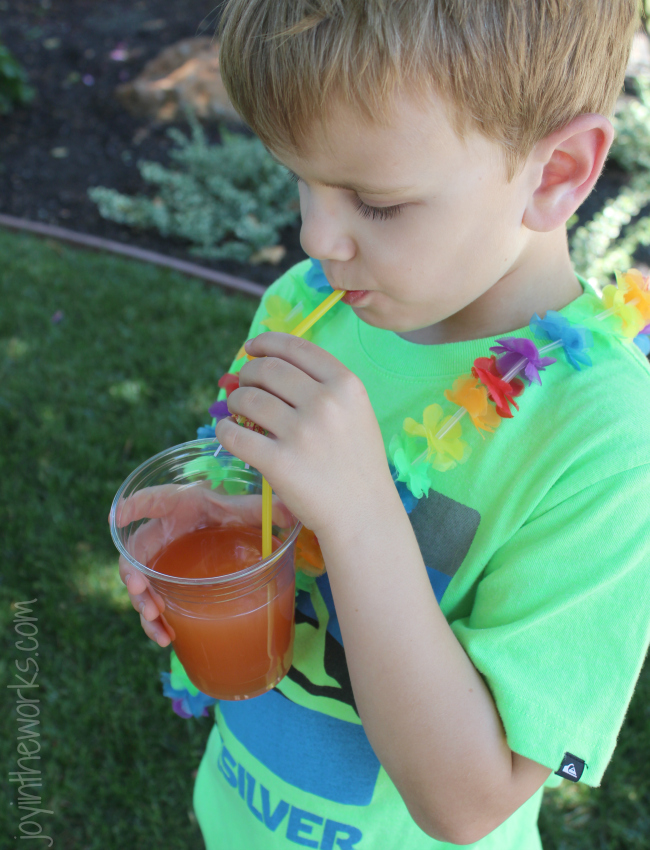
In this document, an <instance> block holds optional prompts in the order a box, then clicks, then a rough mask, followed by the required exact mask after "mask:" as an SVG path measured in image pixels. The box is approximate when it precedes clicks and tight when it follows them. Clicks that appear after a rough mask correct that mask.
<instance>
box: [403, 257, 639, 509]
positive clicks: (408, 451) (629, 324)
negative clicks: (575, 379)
mask: <svg viewBox="0 0 650 850" xmlns="http://www.w3.org/2000/svg"><path fill="white" fill-rule="evenodd" d="M616 281H617V283H616V286H614V285H609V286H606V287H605V288H604V290H603V297H602V299H601V300H600V301H599V304H600V305H601V306H603V307H604V308H605V309H603V310H601V311H600V312H599V313H597V314H596V315H595V316H592V317H587V316H585V320H584V321H585V325H584V326H582V325H573V324H571V322H569V321H568V319H566V318H565V317H564V316H562V315H561V314H560V313H557V312H555V311H554V310H549V311H548V312H547V313H546V316H545V318H544V319H541V318H540V317H539V316H538V315H537V313H535V315H534V316H533V318H532V319H531V321H530V329H531V332H532V333H533V334H534V336H535V337H537V338H538V339H543V340H546V341H547V345H544V346H543V347H542V348H538V347H537V345H536V344H535V343H534V342H533V341H532V340H529V339H525V338H521V337H506V338H502V339H498V340H497V343H498V345H495V346H492V347H491V348H490V351H491V352H493V353H492V355H491V356H490V357H477V358H476V360H475V361H474V364H473V366H472V368H471V371H470V374H468V375H462V376H461V377H459V378H457V379H456V380H455V381H454V383H453V385H452V387H451V389H448V390H445V393H444V395H445V398H446V399H447V401H449V402H451V403H452V404H454V405H455V406H456V408H457V409H456V411H455V413H453V414H452V415H448V416H445V414H444V412H443V409H442V407H441V406H440V405H439V404H431V405H429V406H428V407H426V408H425V409H424V411H423V413H422V421H421V422H418V421H416V420H414V419H412V418H411V417H408V418H406V419H405V420H404V425H403V428H402V431H401V432H399V433H398V434H395V436H394V437H393V438H392V440H391V441H390V444H389V450H388V454H389V458H390V460H391V463H392V465H393V468H394V473H393V478H394V480H395V482H396V483H397V482H400V483H403V484H405V485H406V486H407V487H408V489H409V490H410V492H411V493H412V494H413V495H414V496H415V498H416V499H420V498H421V497H422V496H425V495H428V492H429V489H430V487H431V486H432V484H433V475H432V473H433V471H434V470H435V471H438V472H446V471H447V470H449V469H453V467H455V466H456V465H457V464H459V463H464V462H465V461H466V460H467V458H468V457H469V454H470V452H471V449H470V447H469V446H468V444H467V443H466V442H464V441H463V440H462V431H461V424H460V420H461V419H462V418H463V417H464V416H465V415H466V414H467V415H469V418H470V419H471V421H472V424H473V425H474V426H475V427H476V428H477V429H478V430H479V432H484V431H487V432H489V433H492V432H494V431H495V430H496V428H498V427H499V426H500V425H501V422H502V421H503V420H504V419H512V417H513V415H514V414H513V408H514V409H515V410H519V406H518V405H517V402H516V401H515V399H516V398H518V397H519V396H520V395H521V394H522V393H523V392H524V389H525V387H526V384H527V385H528V386H530V385H531V384H532V383H535V384H539V385H540V386H541V383H542V379H541V374H540V373H542V372H544V371H545V370H546V369H547V368H548V367H549V366H552V365H553V364H554V363H556V362H557V361H556V359H555V358H553V357H545V356H544V355H545V354H547V353H548V352H550V351H553V350H554V349H559V348H561V349H562V350H563V352H564V356H565V357H566V359H567V361H568V363H569V364H570V365H571V366H572V367H573V368H574V369H576V370H577V371H580V370H581V369H582V368H583V367H587V368H588V367H589V366H591V358H590V357H589V355H588V354H587V349H589V348H591V347H592V346H593V336H592V330H593V331H596V332H602V331H606V332H609V333H613V334H615V335H616V336H618V337H621V338H623V339H634V341H635V342H636V343H637V345H638V346H639V348H641V350H642V351H643V352H644V354H648V353H649V351H650V341H649V340H648V337H647V334H648V333H650V289H649V288H648V283H649V281H648V280H646V279H644V277H643V276H642V275H641V273H640V272H639V271H637V270H636V269H631V270H630V271H628V272H627V273H626V274H617V275H616ZM522 378H523V380H522ZM481 436H483V434H482V433H481Z"/></svg>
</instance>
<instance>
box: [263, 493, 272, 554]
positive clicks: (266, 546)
mask: <svg viewBox="0 0 650 850" xmlns="http://www.w3.org/2000/svg"><path fill="white" fill-rule="evenodd" d="M272 499H273V490H271V485H270V484H269V482H268V481H267V480H266V478H262V557H263V558H268V557H269V555H270V554H271V549H272V543H271V515H272V513H273V501H272Z"/></svg>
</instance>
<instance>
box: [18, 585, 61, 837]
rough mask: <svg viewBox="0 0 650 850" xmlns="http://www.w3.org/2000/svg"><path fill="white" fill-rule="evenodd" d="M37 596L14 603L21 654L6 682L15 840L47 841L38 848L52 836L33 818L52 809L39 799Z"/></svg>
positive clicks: (39, 711) (40, 784) (39, 746)
mask: <svg viewBox="0 0 650 850" xmlns="http://www.w3.org/2000/svg"><path fill="white" fill-rule="evenodd" d="M37 601H38V600H37V599H30V600H29V601H28V602H16V603H15V606H14V607H15V609H16V614H15V615H14V631H15V632H16V634H17V635H18V640H16V643H15V647H16V650H17V651H18V652H19V653H21V655H20V656H19V657H18V658H16V660H15V664H16V671H17V672H16V673H15V678H16V682H15V683H13V682H12V683H11V684H10V685H7V687H8V688H10V689H12V690H13V691H15V694H16V722H17V724H18V734H17V736H16V741H17V745H16V749H17V751H18V759H17V766H18V770H13V771H10V773H9V781H10V782H17V783H18V795H17V796H18V808H19V809H20V810H21V811H23V812H25V814H23V815H21V817H20V822H19V824H18V830H19V832H20V833H21V834H20V836H18V835H15V836H14V838H16V839H18V838H21V839H27V840H29V839H40V840H41V841H47V842H48V843H47V844H40V845H37V846H39V847H52V846H53V845H54V839H52V838H51V837H50V836H49V835H44V834H43V827H42V825H41V823H40V822H39V821H38V820H37V819H36V818H37V817H38V816H39V815H52V814H54V812H51V811H49V810H48V809H42V808H41V805H42V800H41V791H40V789H41V786H42V783H41V769H40V761H41V757H40V755H39V753H40V751H41V742H40V737H41V735H40V732H39V731H38V727H39V726H40V720H39V719H38V718H39V717H40V713H41V709H40V702H41V701H40V699H39V698H38V696H37V694H38V688H39V687H40V686H39V684H38V682H37V681H36V678H37V676H38V672H39V666H38V662H37V661H36V658H37V656H38V651H37V650H38V640H37V639H36V635H37V634H38V626H37V625H36V623H37V622H38V617H34V616H32V613H33V612H32V608H31V607H30V606H31V605H33V604H34V603H35V602H37Z"/></svg>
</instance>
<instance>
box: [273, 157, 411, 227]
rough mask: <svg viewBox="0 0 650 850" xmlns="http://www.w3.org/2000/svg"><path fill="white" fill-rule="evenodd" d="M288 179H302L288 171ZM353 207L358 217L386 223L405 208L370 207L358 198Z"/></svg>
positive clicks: (295, 181)
mask: <svg viewBox="0 0 650 850" xmlns="http://www.w3.org/2000/svg"><path fill="white" fill-rule="evenodd" d="M287 171H289V169H287ZM289 177H290V179H291V180H292V181H293V182H294V183H300V182H302V177H298V175H297V174H294V172H293V171H289ZM355 205H356V209H357V212H358V213H359V215H361V216H362V217H363V218H369V219H372V220H373V221H386V220H388V219H390V218H395V216H397V215H399V214H400V212H401V211H402V209H403V208H404V207H405V206H406V204H394V205H393V206H392V207H371V206H370V204H365V203H364V202H363V201H362V200H361V198H359V197H357V198H356V200H355Z"/></svg>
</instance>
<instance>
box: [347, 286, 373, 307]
mask: <svg viewBox="0 0 650 850" xmlns="http://www.w3.org/2000/svg"><path fill="white" fill-rule="evenodd" d="M369 293H370V290H369V289H349V290H348V291H347V292H346V293H345V295H344V296H343V298H342V299H341V300H342V301H343V303H344V304H349V305H350V306H351V307H352V306H354V305H355V304H358V303H359V302H360V301H363V299H364V298H365V297H366V296H367V295H368V294H369Z"/></svg>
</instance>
